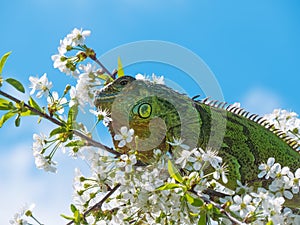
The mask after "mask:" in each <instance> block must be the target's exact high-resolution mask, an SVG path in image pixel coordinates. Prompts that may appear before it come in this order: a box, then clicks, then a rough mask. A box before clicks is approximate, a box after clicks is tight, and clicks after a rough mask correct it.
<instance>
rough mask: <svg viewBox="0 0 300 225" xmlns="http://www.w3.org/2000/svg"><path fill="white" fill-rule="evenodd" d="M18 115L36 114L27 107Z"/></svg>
mask: <svg viewBox="0 0 300 225" xmlns="http://www.w3.org/2000/svg"><path fill="white" fill-rule="evenodd" d="M20 115H21V116H33V115H36V114H35V113H33V112H32V111H30V110H29V109H26V111H23V112H21V114H20Z"/></svg>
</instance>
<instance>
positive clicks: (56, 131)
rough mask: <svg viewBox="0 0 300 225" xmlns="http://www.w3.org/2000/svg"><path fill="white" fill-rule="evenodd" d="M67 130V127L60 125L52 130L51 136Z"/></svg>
mask: <svg viewBox="0 0 300 225" xmlns="http://www.w3.org/2000/svg"><path fill="white" fill-rule="evenodd" d="M65 132H67V129H66V128H65V127H58V128H55V129H54V130H52V131H51V133H50V137H52V136H53V135H56V134H61V133H65Z"/></svg>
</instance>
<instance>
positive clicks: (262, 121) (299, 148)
mask: <svg viewBox="0 0 300 225" xmlns="http://www.w3.org/2000/svg"><path fill="white" fill-rule="evenodd" d="M194 101H196V102H200V103H203V104H205V105H208V106H210V107H214V108H219V109H224V110H226V111H228V112H231V113H234V114H236V115H239V116H242V117H244V118H247V119H249V120H252V121H253V122H255V123H257V124H260V125H261V126H263V127H265V128H266V129H268V130H269V131H271V132H273V133H274V134H276V135H277V136H278V137H279V138H281V139H282V140H283V141H285V143H287V144H288V145H289V146H290V147H291V148H293V149H294V150H296V151H298V152H299V151H300V143H298V141H297V140H295V139H294V138H293V137H290V136H289V135H287V134H286V133H285V132H283V131H282V130H280V129H277V128H275V126H274V124H272V123H269V122H268V121H267V120H266V119H265V118H263V117H262V116H259V115H257V114H252V113H250V112H248V111H246V110H245V109H243V108H239V107H236V106H233V105H232V104H228V103H227V102H220V101H218V100H210V97H207V98H204V99H202V100H194ZM299 153H300V152H299Z"/></svg>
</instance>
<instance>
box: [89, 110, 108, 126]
mask: <svg viewBox="0 0 300 225" xmlns="http://www.w3.org/2000/svg"><path fill="white" fill-rule="evenodd" d="M90 113H92V114H94V115H95V116H96V117H97V118H98V120H102V123H103V125H104V126H106V127H107V126H108V124H109V123H110V122H111V121H112V119H111V118H110V117H109V116H110V114H109V112H108V111H107V110H102V109H99V110H97V111H95V110H93V109H90Z"/></svg>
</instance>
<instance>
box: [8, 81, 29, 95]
mask: <svg viewBox="0 0 300 225" xmlns="http://www.w3.org/2000/svg"><path fill="white" fill-rule="evenodd" d="M5 81H6V82H7V83H9V84H10V85H11V86H13V87H14V88H15V89H17V90H18V91H20V92H22V93H25V88H24V86H23V84H21V82H19V81H17V80H15V79H13V78H7V79H6V80H5Z"/></svg>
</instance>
